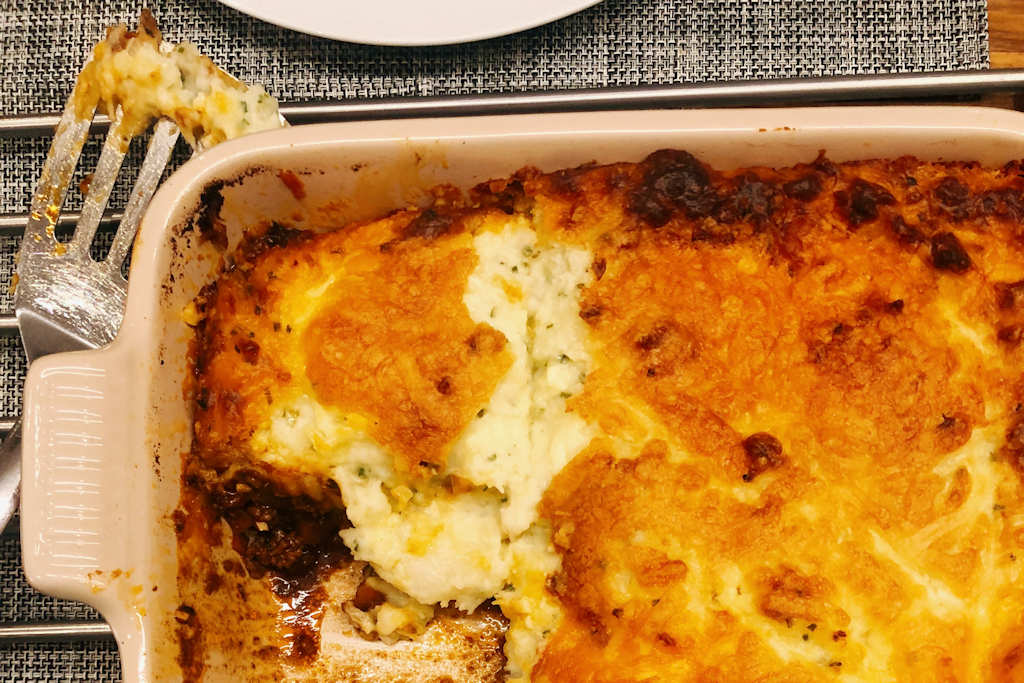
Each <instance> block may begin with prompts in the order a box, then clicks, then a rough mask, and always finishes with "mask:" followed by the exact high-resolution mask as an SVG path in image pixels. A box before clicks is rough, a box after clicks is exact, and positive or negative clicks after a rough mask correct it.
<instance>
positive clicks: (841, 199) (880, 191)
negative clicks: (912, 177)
mask: <svg viewBox="0 0 1024 683" xmlns="http://www.w3.org/2000/svg"><path fill="white" fill-rule="evenodd" d="M835 199H836V206H837V208H838V209H839V211H840V212H841V213H842V214H843V216H844V217H845V218H846V220H847V222H848V223H849V224H850V227H851V228H852V229H854V230H856V229H857V228H859V227H860V226H861V225H863V224H864V223H868V222H870V221H873V220H875V219H877V218H878V213H879V212H878V207H879V206H888V205H891V204H895V203H896V198H895V197H893V196H892V193H891V192H889V191H888V190H887V189H885V188H884V187H882V186H881V185H876V184H875V183H869V182H868V181H866V180H864V179H863V178H858V179H857V180H855V181H854V182H853V184H852V185H851V186H850V188H849V189H848V190H840V191H839V192H836V194H835Z"/></svg>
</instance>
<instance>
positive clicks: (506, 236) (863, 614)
mask: <svg viewBox="0 0 1024 683" xmlns="http://www.w3.org/2000/svg"><path fill="white" fill-rule="evenodd" d="M1022 177H1024V176H1022V169H1021V167H1020V166H1019V165H1016V164H1011V165H1009V166H1007V167H1006V168H1003V169H995V170H986V169H980V168H978V167H976V166H975V165H971V164H930V163H923V162H919V161H917V160H914V159H898V160H891V161H867V162H855V163H848V164H842V165H833V164H831V163H829V162H828V161H827V160H824V159H818V160H816V161H815V162H814V163H812V164H805V165H799V166H796V167H793V168H788V169H780V170H773V169H766V168H750V169H741V170H737V171H730V172H718V171H714V170H712V169H709V168H707V167H706V166H704V165H702V164H701V163H700V162H698V161H697V160H695V159H693V158H692V157H690V156H689V155H686V154H685V153H681V152H670V151H667V152H659V153H656V154H654V155H652V156H651V157H649V158H648V159H647V160H645V161H644V162H643V163H641V164H616V165H611V166H602V167H584V168H580V169H573V170H568V171H562V172H557V173H553V174H546V175H545V174H540V173H538V172H536V171H531V170H526V171H523V172H520V173H519V174H517V176H515V177H514V178H511V179H508V180H503V181H495V182H492V183H490V184H488V185H486V186H484V187H481V188H478V190H477V192H476V194H475V200H474V201H475V202H476V204H475V207H474V208H471V209H463V208H448V209H438V210H431V211H427V212H416V211H411V212H399V213H396V214H393V215H392V216H389V217H386V218H385V219H382V220H380V221H376V222H372V223H367V224H361V225H355V226H349V227H347V228H345V229H343V230H339V231H337V232H333V233H328V234H324V235H318V236H312V235H308V234H293V233H290V232H288V231H281V230H278V231H277V232H274V231H271V232H269V233H267V235H265V236H264V237H263V238H261V239H259V240H256V241H254V242H252V243H250V244H249V245H247V246H246V247H245V248H244V250H243V252H242V253H241V254H240V258H239V259H238V262H239V266H238V267H237V268H236V269H235V270H234V271H233V272H231V273H229V274H227V275H225V276H224V277H222V278H221V280H220V281H219V282H218V283H217V285H216V287H215V288H214V289H212V290H210V291H208V292H207V293H206V294H205V295H204V297H203V299H202V300H201V301H200V302H199V303H200V305H199V309H200V311H201V313H202V315H203V318H204V320H203V322H202V323H201V326H200V343H199V355H198V360H197V377H198V381H197V385H198V388H197V413H196V425H195V435H196V445H197V448H196V454H195V455H196V457H197V458H198V459H199V461H201V462H202V463H203V466H204V467H206V468H209V469H212V470H214V471H216V472H218V473H221V475H223V473H225V472H232V471H236V470H237V469H239V468H257V469H259V470H260V471H262V472H263V473H264V474H265V476H267V477H270V478H271V480H272V481H274V482H276V485H277V486H278V487H279V488H280V489H281V490H283V491H285V492H288V493H290V494H291V495H300V494H304V495H308V496H311V497H313V498H315V499H318V500H324V501H326V502H325V505H328V506H330V505H332V504H335V503H332V502H331V500H333V498H332V494H331V493H330V491H331V489H332V487H334V486H336V488H338V489H339V490H340V494H341V495H340V497H341V499H342V502H343V504H344V505H345V506H346V507H347V508H348V514H349V519H350V521H351V522H352V524H353V527H352V528H351V529H346V530H343V531H342V532H341V533H342V538H343V539H344V540H345V542H346V544H347V545H348V546H349V547H350V548H352V550H353V552H354V554H355V555H356V557H357V558H359V559H365V560H367V561H369V562H370V563H371V564H372V565H373V566H374V568H375V569H376V571H377V572H378V574H380V576H381V577H382V578H384V579H386V580H387V581H389V582H390V583H391V584H392V585H394V586H396V587H397V588H398V589H400V590H401V591H402V592H403V593H404V594H405V595H408V596H412V597H413V598H415V599H416V600H419V601H421V602H425V603H431V602H442V603H444V602H447V601H449V600H452V601H455V602H456V604H458V605H459V606H460V607H462V608H464V609H472V608H473V607H474V606H475V605H476V604H478V603H479V602H480V601H481V600H484V599H486V598H487V597H491V596H494V597H496V602H497V604H498V605H499V606H500V607H501V608H502V609H503V610H504V612H505V614H506V616H508V617H509V618H510V619H511V620H512V625H511V629H510V631H509V636H508V638H507V641H506V646H505V651H506V655H507V656H508V657H509V659H510V667H509V668H510V671H511V672H512V674H513V675H532V678H533V679H534V680H552V681H562V680H594V681H613V680H773V681H776V680H777V681H783V680H787V681H788V680H793V681H796V680H800V681H805V680H819V679H821V680H833V679H841V680H851V681H852V680H866V681H888V680H944V681H946V680H956V681H985V680H1016V678H1017V677H1021V676H1024V664H1021V662H1024V655H1022V654H1021V652H1022V651H1024V619H1022V618H1021V616H1020V615H1021V613H1022V612H1024V593H1022V591H1021V589H1020V582H1021V575H1020V569H1019V565H1020V562H1021V561H1022V560H1021V559H1020V553H1021V548H1020V546H1021V545H1022V544H1024V500H1022V494H1024V488H1022V485H1021V476H1020V473H1021V471H1022V470H1024V467H1022V463H1024V426H1022V425H1024V420H1022V419H1021V412H1020V411H1021V408H1020V406H1021V403H1022V402H1024V383H1022V382H1021V378H1020V371H1019V369H1018V368H1019V367H1020V362H1021V360H1022V359H1021V351H1020V339H1021V329H1022V327H1021V326H1022V324H1024V304H1018V298H1021V297H1024V247H1022V244H1024V182H1022V180H1021V178H1022ZM1018 309H1020V310H1018ZM328 482H333V483H332V484H328ZM538 501H539V503H538ZM406 601H407V600H406V598H405V597H403V598H401V600H400V602H402V603H403V605H404V604H405V603H406ZM427 613H428V614H429V612H427ZM538 657H539V661H538V662H537V663H536V666H534V662H535V661H536V660H537V659H538Z"/></svg>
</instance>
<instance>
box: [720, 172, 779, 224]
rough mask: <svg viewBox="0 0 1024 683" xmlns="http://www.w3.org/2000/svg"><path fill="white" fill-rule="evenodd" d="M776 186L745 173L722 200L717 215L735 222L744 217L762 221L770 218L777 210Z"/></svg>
mask: <svg viewBox="0 0 1024 683" xmlns="http://www.w3.org/2000/svg"><path fill="white" fill-rule="evenodd" d="M776 194H777V192H776V189H775V186H774V185H772V184H771V183H767V182H765V181H763V180H761V179H760V178H758V177H757V176H756V175H753V174H752V173H748V174H745V175H743V176H742V177H741V178H740V180H739V182H738V183H737V184H736V186H735V187H734V188H733V189H732V191H731V192H729V194H727V195H726V197H725V198H724V199H723V200H722V201H721V203H720V204H719V206H718V208H717V210H716V212H715V213H716V216H717V218H718V220H720V221H722V222H723V223H734V222H736V221H740V220H744V219H748V218H749V219H752V220H754V221H760V220H763V219H765V218H768V217H769V216H771V215H772V212H773V211H774V210H775V205H774V202H775V195H776Z"/></svg>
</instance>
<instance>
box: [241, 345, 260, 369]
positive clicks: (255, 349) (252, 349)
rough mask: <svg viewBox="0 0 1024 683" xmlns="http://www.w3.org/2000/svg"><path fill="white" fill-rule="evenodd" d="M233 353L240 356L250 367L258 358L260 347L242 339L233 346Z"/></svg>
mask: <svg viewBox="0 0 1024 683" xmlns="http://www.w3.org/2000/svg"><path fill="white" fill-rule="evenodd" d="M235 351H238V353H240V354H241V355H242V359H243V360H245V362H246V363H249V364H250V365H256V361H258V360H259V358H260V345H259V344H257V343H256V342H255V341H253V340H252V339H242V340H239V341H238V342H237V343H236V344H235Z"/></svg>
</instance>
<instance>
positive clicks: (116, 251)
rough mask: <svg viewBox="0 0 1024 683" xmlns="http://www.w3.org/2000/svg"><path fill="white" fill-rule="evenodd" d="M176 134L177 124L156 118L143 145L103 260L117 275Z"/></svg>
mask: <svg viewBox="0 0 1024 683" xmlns="http://www.w3.org/2000/svg"><path fill="white" fill-rule="evenodd" d="M178 134H179V131H178V126H177V125H175V124H174V122H173V121H170V120H168V119H160V120H159V121H157V122H156V125H155V126H153V136H152V137H151V138H150V140H149V147H148V148H147V149H146V158H145V160H144V161H143V162H142V168H141V169H139V176H138V178H137V179H136V180H135V186H134V187H133V188H132V194H131V196H130V197H129V198H128V205H127V206H126V207H125V210H124V215H123V216H122V218H121V223H120V225H118V226H117V232H116V233H115V234H114V241H113V242H112V243H111V245H110V252H109V253H108V254H107V264H108V265H109V266H110V268H111V270H113V271H115V274H118V275H119V274H120V272H121V264H123V263H124V260H125V257H127V256H128V250H129V249H131V246H132V240H133V239H135V232H136V231H137V230H138V229H139V222H140V221H141V220H142V215H143V214H144V213H145V211H146V207H147V206H148V205H149V200H150V198H151V197H152V196H153V192H155V191H156V186H157V185H158V184H159V183H160V178H161V177H163V173H164V169H165V167H166V166H167V162H168V160H169V159H170V158H171V153H172V152H173V151H174V144H175V143H176V142H177V141H178Z"/></svg>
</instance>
